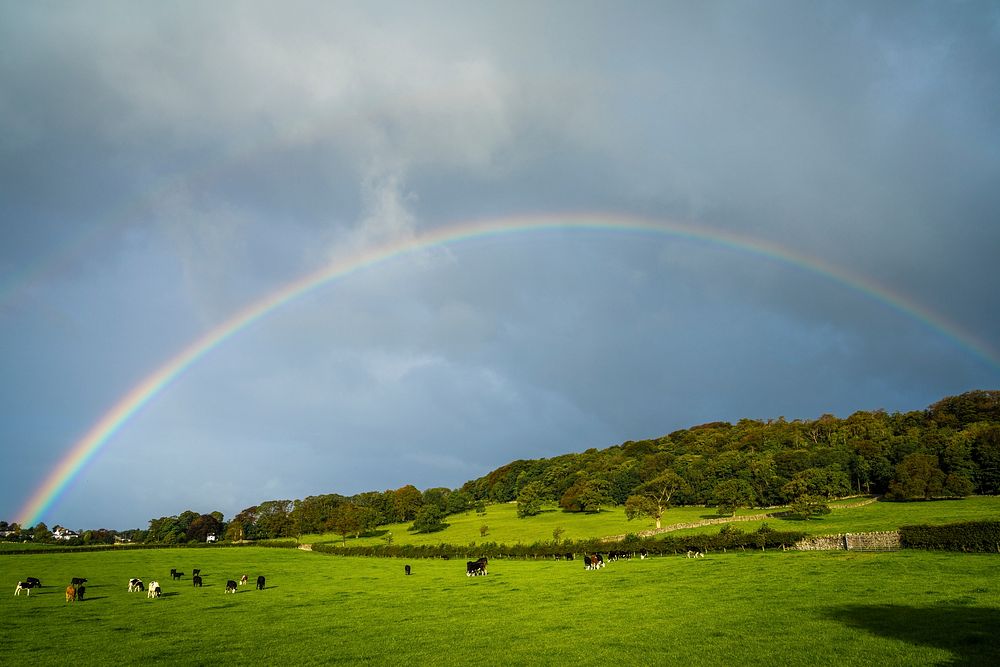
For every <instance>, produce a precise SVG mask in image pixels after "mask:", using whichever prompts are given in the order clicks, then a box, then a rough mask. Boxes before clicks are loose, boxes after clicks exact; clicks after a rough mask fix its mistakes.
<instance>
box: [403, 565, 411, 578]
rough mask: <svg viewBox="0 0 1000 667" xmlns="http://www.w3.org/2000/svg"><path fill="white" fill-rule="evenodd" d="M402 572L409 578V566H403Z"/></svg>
mask: <svg viewBox="0 0 1000 667" xmlns="http://www.w3.org/2000/svg"><path fill="white" fill-rule="evenodd" d="M403 570H404V571H405V572H406V575H407V576H409V575H410V566H409V565H405V566H403Z"/></svg>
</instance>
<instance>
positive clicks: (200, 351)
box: [17, 213, 1000, 526]
mask: <svg viewBox="0 0 1000 667" xmlns="http://www.w3.org/2000/svg"><path fill="white" fill-rule="evenodd" d="M546 230H577V231H588V230H590V231H616V232H641V233H649V234H655V235H662V236H667V237H673V238H678V239H682V240H696V241H703V242H709V243H712V244H715V245H718V246H722V247H725V248H730V249H734V250H738V251H741V252H748V253H751V254H753V255H756V256H759V257H764V258H768V259H772V260H776V261H778V262H781V263H784V264H787V265H791V266H794V267H798V268H800V269H803V270H805V271H808V272H811V273H814V274H818V275H820V276H823V277H825V278H827V279H830V280H832V281H835V282H837V283H840V284H842V285H844V286H846V287H849V288H851V289H853V290H856V291H858V292H861V293H862V294H865V295H867V296H868V297H870V298H872V299H874V300H875V301H877V302H880V303H882V304H884V305H886V306H889V307H890V308H892V309H895V310H896V311H899V312H901V313H903V314H904V315H906V316H908V317H911V318H913V319H915V320H917V321H919V322H921V323H923V324H924V325H926V326H928V327H930V328H931V329H933V330H935V331H937V332H938V333H940V334H942V335H944V336H946V337H947V338H949V339H951V340H953V341H954V342H956V343H957V344H958V345H960V346H961V347H964V348H966V349H967V350H969V351H970V352H972V353H973V354H975V355H976V356H978V357H980V358H981V359H983V360H985V361H986V362H987V363H989V364H990V365H992V366H993V367H995V368H1000V361H998V356H997V353H996V352H995V351H994V350H992V349H991V348H990V347H988V346H987V345H986V344H985V343H983V342H982V341H979V340H977V339H976V338H975V337H974V336H972V335H971V334H969V333H967V332H965V331H962V330H961V329H960V328H959V327H958V326H956V325H955V324H952V323H950V322H948V321H946V320H945V319H944V318H942V317H940V316H938V315H935V314H934V313H932V312H930V311H928V310H927V309H925V308H923V307H922V306H920V305H919V304H917V303H915V302H914V301H912V300H910V299H908V298H906V297H904V296H902V295H900V294H897V293H894V292H892V291H890V290H889V289H887V288H885V287H883V286H880V285H878V284H876V283H874V282H873V281H871V280H869V279H866V278H863V277H860V276H855V275H851V274H849V273H847V272H846V271H844V270H843V269H840V268H838V267H836V266H834V265H832V264H829V263H827V262H825V261H823V260H820V259H818V258H815V257H809V256H806V255H804V254H801V253H797V252H794V251H792V250H789V249H787V248H784V247H781V246H779V245H777V244H774V243H770V242H766V241H762V240H760V239H753V238H750V237H747V236H741V235H738V234H734V233H731V232H724V231H719V230H713V229H709V228H705V227H699V226H693V225H689V224H683V223H676V222H667V221H656V220H650V219H645V218H639V217H633V216H627V215H621V214H595V213H582V214H555V215H541V216H531V217H518V218H503V219H495V220H480V221H474V222H468V223H464V224H459V225H452V226H446V227H441V228H435V229H430V230H427V231H424V232H422V233H419V234H417V235H415V236H413V237H411V238H407V239H405V240H401V241H396V242H391V243H387V244H385V245H382V246H379V247H376V248H371V249H368V250H366V251H363V252H360V253H358V254H357V255H355V256H352V257H349V258H345V259H341V260H337V261H333V262H331V263H330V264H329V265H327V266H324V267H323V268H321V269H319V270H317V271H314V272H312V273H309V274H308V275H305V276H303V277H301V278H299V279H298V280H295V281H293V282H291V283H289V284H287V285H285V286H283V287H281V288H280V289H277V290H276V291H274V292H272V293H270V294H268V295H267V296H265V297H264V298H262V299H260V300H259V301H256V302H255V303H253V304H251V305H249V306H247V307H246V308H244V309H243V310H241V311H239V312H237V313H236V314H234V315H233V316H231V317H230V318H229V319H227V320H225V321H224V322H222V323H220V324H218V325H217V326H215V327H214V328H213V329H211V330H209V331H208V332H206V333H204V334H202V335H201V336H200V337H199V338H198V339H196V340H194V341H192V342H191V343H190V344H189V345H188V346H187V347H185V348H184V349H183V350H181V351H180V352H179V353H177V354H176V355H175V356H173V357H171V358H170V359H168V360H167V361H166V362H165V363H163V364H162V365H161V366H159V367H158V368H157V369H156V370H155V371H153V372H152V373H151V374H150V375H149V376H147V377H146V378H144V379H143V380H142V381H141V382H140V383H139V384H137V385H136V386H135V387H133V388H132V389H131V390H130V391H129V392H128V393H126V394H125V395H124V396H122V397H121V398H120V399H119V400H118V402H117V403H115V404H114V406H112V408H111V409H110V410H109V411H108V412H107V413H106V414H105V415H104V416H102V417H101V418H100V420H99V421H97V422H96V423H95V424H94V425H93V426H92V427H91V428H90V430H88V431H87V432H86V433H85V434H84V435H83V437H81V438H80V439H79V440H78V441H77V442H76V443H75V444H74V445H73V446H72V448H71V449H70V450H69V451H68V452H67V453H66V455H65V456H64V457H63V458H62V460H60V461H59V463H58V464H57V465H56V466H55V467H54V468H53V469H52V470H51V471H50V472H49V474H48V475H47V476H46V478H45V480H44V481H43V483H42V484H41V486H39V487H38V488H37V489H36V490H35V491H34V492H33V493H32V494H31V496H30V497H29V498H28V500H27V501H26V502H25V504H24V505H23V507H22V508H21V509H20V511H19V512H18V514H17V521H18V523H20V524H21V525H23V526H31V525H34V524H35V523H36V522H38V521H39V520H41V519H42V517H43V516H45V514H46V513H47V512H49V511H50V510H51V509H52V507H53V506H54V505H55V503H56V502H58V500H59V499H60V497H61V495H62V494H63V493H64V492H65V491H66V489H67V488H68V487H69V485H70V483H71V482H72V481H73V480H74V479H75V478H76V477H77V476H79V475H80V473H81V472H82V471H83V469H84V468H85V467H86V465H87V464H88V463H89V462H90V461H92V460H93V459H94V457H95V456H97V454H98V453H99V452H100V451H101V449H102V448H103V447H104V446H105V445H106V444H107V443H108V442H109V441H110V439H111V438H112V437H113V436H114V435H115V433H117V432H118V431H119V430H120V429H121V428H122V427H123V426H124V425H125V424H126V423H127V422H128V421H129V420H130V419H131V418H132V417H133V416H135V414H136V413H137V412H139V411H140V410H141V409H142V408H143V407H144V406H145V405H146V404H148V403H149V402H150V401H151V400H152V399H153V398H155V397H156V396H157V395H158V394H159V393H160V392H161V391H163V389H164V388H165V387H167V386H168V385H169V384H170V383H171V382H173V381H174V380H176V379H177V378H178V377H179V376H180V375H181V374H182V373H183V372H184V371H185V370H186V369H187V368H189V367H190V366H191V365H192V364H194V363H195V362H197V361H198V360H199V359H201V358H202V357H204V356H205V355H206V354H208V353H209V352H211V351H212V350H213V349H215V348H217V347H219V346H220V345H222V344H223V343H225V342H226V341H227V340H229V339H230V338H232V337H233V336H235V335H236V334H238V333H239V332H240V331H242V330H244V329H246V328H247V327H249V326H251V325H252V324H253V323H254V322H257V321H258V320H260V319H261V318H263V317H266V316H267V315H268V314H270V313H271V312H273V311H275V310H276V309H278V308H279V307H281V306H282V305H284V304H287V303H288V302H290V301H292V300H294V299H296V298H297V297H299V296H302V295H303V294H305V293H307V292H310V291H311V290H314V289H316V288H318V287H321V286H323V285H326V284H328V283H330V282H332V281H335V280H338V279H340V278H344V277H346V276H349V275H351V274H352V273H355V272H357V271H360V270H362V269H366V268H370V267H373V266H376V265H379V264H382V263H385V262H388V261H390V260H392V259H394V258H397V257H400V256H404V255H407V254H410V253H414V252H417V251H421V250H426V249H430V248H433V247H435V246H447V245H453V244H456V243H460V242H463V241H467V240H471V239H482V238H490V237H499V236H505V235H515V234H525V233H532V232H542V231H546Z"/></svg>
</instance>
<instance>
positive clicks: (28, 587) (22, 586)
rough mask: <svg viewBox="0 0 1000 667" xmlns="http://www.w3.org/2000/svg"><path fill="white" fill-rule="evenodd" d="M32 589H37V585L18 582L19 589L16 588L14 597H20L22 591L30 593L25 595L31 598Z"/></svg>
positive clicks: (28, 582)
mask: <svg viewBox="0 0 1000 667" xmlns="http://www.w3.org/2000/svg"><path fill="white" fill-rule="evenodd" d="M32 588H35V585H34V584H33V583H31V582H30V581H19V582H17V587H16V588H14V595H20V594H21V591H28V592H27V593H25V595H27V596H28V597H31V589H32Z"/></svg>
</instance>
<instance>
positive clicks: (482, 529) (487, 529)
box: [479, 523, 490, 537]
mask: <svg viewBox="0 0 1000 667" xmlns="http://www.w3.org/2000/svg"><path fill="white" fill-rule="evenodd" d="M489 534H490V527H489V526H487V525H486V524H485V523H484V524H483V525H481V526H480V527H479V537H486V536H487V535H489Z"/></svg>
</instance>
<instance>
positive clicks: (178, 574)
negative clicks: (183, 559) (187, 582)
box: [170, 570, 184, 579]
mask: <svg viewBox="0 0 1000 667" xmlns="http://www.w3.org/2000/svg"><path fill="white" fill-rule="evenodd" d="M170 576H171V578H173V579H180V578H181V577H183V576H184V573H183V572H178V571H177V570H174V571H173V572H171V573H170Z"/></svg>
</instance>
